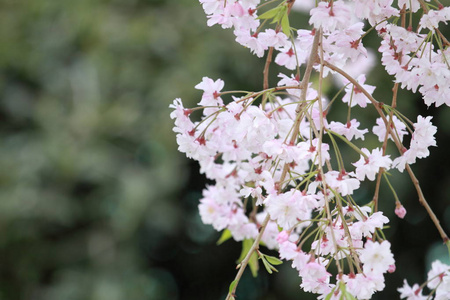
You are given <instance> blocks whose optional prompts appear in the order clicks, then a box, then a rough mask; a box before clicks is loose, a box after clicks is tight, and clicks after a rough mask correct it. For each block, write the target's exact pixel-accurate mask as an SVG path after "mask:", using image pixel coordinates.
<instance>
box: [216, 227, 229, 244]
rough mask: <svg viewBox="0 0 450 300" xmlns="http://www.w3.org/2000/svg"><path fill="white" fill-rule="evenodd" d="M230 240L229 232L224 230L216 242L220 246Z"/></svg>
mask: <svg viewBox="0 0 450 300" xmlns="http://www.w3.org/2000/svg"><path fill="white" fill-rule="evenodd" d="M230 238H231V231H229V230H228V229H225V230H224V231H223V232H222V235H221V236H220V238H219V240H218V241H217V243H216V244H217V245H221V244H223V243H224V242H226V241H227V240H229V239H230Z"/></svg>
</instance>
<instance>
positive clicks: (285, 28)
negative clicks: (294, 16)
mask: <svg viewBox="0 0 450 300" xmlns="http://www.w3.org/2000/svg"><path fill="white" fill-rule="evenodd" d="M281 29H283V33H284V34H285V35H287V37H290V36H291V26H290V25H289V16H288V14H287V12H286V13H285V14H284V16H283V18H282V19H281Z"/></svg>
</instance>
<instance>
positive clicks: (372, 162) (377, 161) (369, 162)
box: [353, 148, 392, 181]
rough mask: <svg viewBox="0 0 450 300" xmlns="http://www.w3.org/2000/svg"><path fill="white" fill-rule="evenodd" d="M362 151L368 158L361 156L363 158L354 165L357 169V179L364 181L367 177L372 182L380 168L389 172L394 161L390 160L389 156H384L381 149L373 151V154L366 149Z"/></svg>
mask: <svg viewBox="0 0 450 300" xmlns="http://www.w3.org/2000/svg"><path fill="white" fill-rule="evenodd" d="M361 150H362V152H363V153H364V154H366V155H367V158H364V156H362V155H361V158H360V159H359V160H358V161H357V162H356V163H354V164H353V165H354V166H355V167H356V171H355V172H356V178H358V179H359V180H361V181H363V180H364V178H365V177H366V176H367V178H368V179H369V180H370V181H373V180H375V175H376V174H377V173H378V171H379V170H380V168H385V169H387V170H388V169H389V168H390V167H391V164H392V160H391V159H390V158H389V155H386V156H383V152H382V150H381V149H379V148H376V149H373V150H372V153H370V152H369V150H367V149H366V148H362V149H361Z"/></svg>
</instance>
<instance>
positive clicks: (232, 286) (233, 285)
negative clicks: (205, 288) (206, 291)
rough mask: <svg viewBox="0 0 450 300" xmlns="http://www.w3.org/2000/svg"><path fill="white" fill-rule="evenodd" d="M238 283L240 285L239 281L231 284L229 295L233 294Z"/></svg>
mask: <svg viewBox="0 0 450 300" xmlns="http://www.w3.org/2000/svg"><path fill="white" fill-rule="evenodd" d="M237 283H238V282H237V280H233V281H232V282H231V284H230V288H229V289H228V293H230V294H233V290H234V287H235V286H236V284H237Z"/></svg>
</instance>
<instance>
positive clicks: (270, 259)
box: [264, 255, 283, 266]
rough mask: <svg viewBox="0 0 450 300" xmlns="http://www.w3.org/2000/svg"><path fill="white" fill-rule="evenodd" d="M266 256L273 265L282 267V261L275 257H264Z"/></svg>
mask: <svg viewBox="0 0 450 300" xmlns="http://www.w3.org/2000/svg"><path fill="white" fill-rule="evenodd" d="M264 256H265V258H266V259H267V261H268V262H269V263H270V264H271V265H275V266H277V265H281V264H282V263H283V261H281V260H280V259H278V258H277V257H275V256H269V255H264Z"/></svg>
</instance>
